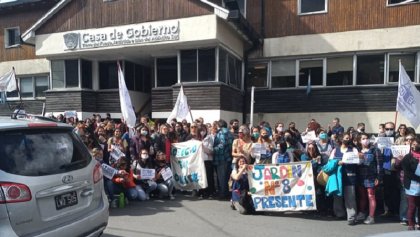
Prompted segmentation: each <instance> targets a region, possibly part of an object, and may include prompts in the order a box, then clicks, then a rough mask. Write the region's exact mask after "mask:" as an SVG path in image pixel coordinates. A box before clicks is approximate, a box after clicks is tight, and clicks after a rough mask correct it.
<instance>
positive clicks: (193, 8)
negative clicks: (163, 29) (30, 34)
mask: <svg viewBox="0 0 420 237" xmlns="http://www.w3.org/2000/svg"><path fill="white" fill-rule="evenodd" d="M212 13H213V9H212V8H211V7H209V6H208V5H206V4H204V3H201V2H200V1H197V0H124V1H122V0H119V1H114V2H105V3H104V2H103V0H74V1H71V2H70V3H69V4H68V5H67V6H65V7H64V8H63V9H61V10H60V11H59V12H58V13H56V14H55V15H54V16H53V17H52V18H51V19H50V20H49V21H48V22H47V23H46V24H44V25H43V26H42V27H41V28H40V29H38V30H37V32H36V33H37V34H48V33H55V32H64V31H72V30H79V29H89V28H100V27H107V26H116V25H127V24H134V23H142V22H149V21H158V20H168V19H176V18H184V17H192V16H199V15H206V14H212Z"/></svg>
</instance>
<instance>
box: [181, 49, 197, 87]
mask: <svg viewBox="0 0 420 237" xmlns="http://www.w3.org/2000/svg"><path fill="white" fill-rule="evenodd" d="M181 81H182V82H196V81H197V50H195V49H194V50H183V51H181Z"/></svg>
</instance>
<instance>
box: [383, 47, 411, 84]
mask: <svg viewBox="0 0 420 237" xmlns="http://www.w3.org/2000/svg"><path fill="white" fill-rule="evenodd" d="M400 60H401V64H402V65H403V67H404V69H405V71H406V72H407V75H408V76H409V77H410V80H411V81H414V75H415V73H414V72H415V70H416V54H415V53H413V54H392V55H389V75H388V81H389V82H398V80H399V72H400V69H399V67H400V66H399V65H400V64H399V61H400Z"/></svg>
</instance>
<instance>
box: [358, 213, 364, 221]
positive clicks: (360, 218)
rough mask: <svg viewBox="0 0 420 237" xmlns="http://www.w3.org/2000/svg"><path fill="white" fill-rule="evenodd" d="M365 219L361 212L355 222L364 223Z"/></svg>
mask: <svg viewBox="0 0 420 237" xmlns="http://www.w3.org/2000/svg"><path fill="white" fill-rule="evenodd" d="M365 219H366V214H365V213H363V212H359V214H357V216H356V221H364V220H365Z"/></svg>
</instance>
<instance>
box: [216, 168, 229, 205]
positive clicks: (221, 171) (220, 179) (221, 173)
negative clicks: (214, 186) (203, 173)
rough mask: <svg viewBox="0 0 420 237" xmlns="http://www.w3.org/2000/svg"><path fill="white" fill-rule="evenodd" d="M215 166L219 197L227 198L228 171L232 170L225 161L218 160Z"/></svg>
mask: <svg viewBox="0 0 420 237" xmlns="http://www.w3.org/2000/svg"><path fill="white" fill-rule="evenodd" d="M215 168H216V173H217V183H218V189H219V197H221V198H227V197H229V196H230V193H229V187H228V181H229V176H230V173H231V172H232V169H231V163H230V162H227V161H219V164H217V165H215Z"/></svg>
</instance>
